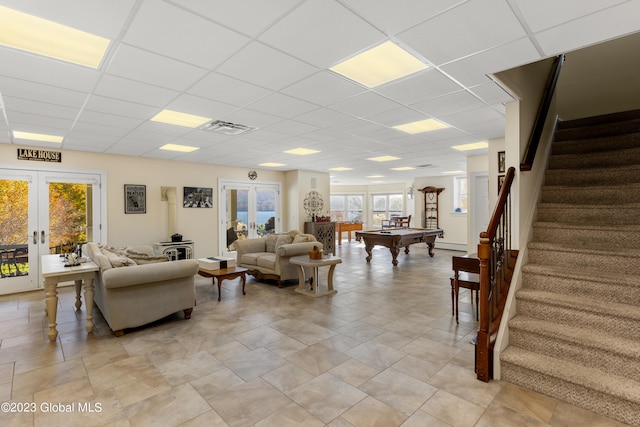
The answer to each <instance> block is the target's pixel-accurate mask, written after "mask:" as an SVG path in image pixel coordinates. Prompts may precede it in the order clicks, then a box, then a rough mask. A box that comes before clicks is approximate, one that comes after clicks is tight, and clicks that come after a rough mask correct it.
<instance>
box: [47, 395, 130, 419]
mask: <svg viewBox="0 0 640 427" xmlns="http://www.w3.org/2000/svg"><path fill="white" fill-rule="evenodd" d="M58 390H60V391H62V389H58ZM74 394H77V391H76V392H75V393H74ZM45 396H46V400H42V401H39V403H38V408H39V410H38V411H37V412H36V413H35V425H36V426H65V427H66V426H69V427H76V426H77V427H85V426H86V427H98V426H104V425H109V424H110V423H114V425H127V424H124V423H125V422H126V415H125V413H124V411H123V408H122V404H121V403H120V401H119V400H118V398H117V396H116V394H115V392H114V390H112V389H110V390H104V391H102V392H99V393H96V394H93V395H91V396H88V397H86V398H78V399H66V398H62V397H60V396H58V397H55V396H53V395H52V394H44V395H42V397H43V398H44V397H45ZM61 402H64V404H62V405H59V404H60V403H61ZM56 405H59V406H56ZM63 408H64V411H62V410H61V409H63Z"/></svg>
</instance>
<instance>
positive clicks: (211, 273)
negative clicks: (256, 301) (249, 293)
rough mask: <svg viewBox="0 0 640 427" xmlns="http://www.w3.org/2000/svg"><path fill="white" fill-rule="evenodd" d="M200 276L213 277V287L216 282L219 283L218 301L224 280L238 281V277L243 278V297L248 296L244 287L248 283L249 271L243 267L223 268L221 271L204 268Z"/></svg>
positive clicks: (201, 269)
mask: <svg viewBox="0 0 640 427" xmlns="http://www.w3.org/2000/svg"><path fill="white" fill-rule="evenodd" d="M198 274H199V275H201V276H202V277H212V278H213V285H215V284H216V280H217V281H218V301H220V287H221V286H222V281H223V280H231V279H236V278H238V277H241V278H242V295H246V293H245V291H244V285H245V284H246V283H247V269H246V268H243V267H229V268H221V269H219V270H206V269H204V268H200V270H199V271H198Z"/></svg>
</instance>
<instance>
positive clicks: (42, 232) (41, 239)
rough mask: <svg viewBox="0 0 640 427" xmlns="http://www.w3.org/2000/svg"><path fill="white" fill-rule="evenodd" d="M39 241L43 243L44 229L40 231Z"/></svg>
mask: <svg viewBox="0 0 640 427" xmlns="http://www.w3.org/2000/svg"><path fill="white" fill-rule="evenodd" d="M40 243H42V244H43V245H44V230H42V231H41V232H40Z"/></svg>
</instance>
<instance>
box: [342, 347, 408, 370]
mask: <svg viewBox="0 0 640 427" xmlns="http://www.w3.org/2000/svg"><path fill="white" fill-rule="evenodd" d="M347 355H349V356H351V357H353V358H354V359H358V360H359V361H361V362H363V363H366V364H367V365H371V366H373V367H374V368H377V369H380V370H382V369H386V368H388V367H389V366H391V365H393V364H394V363H396V362H397V361H398V360H400V359H402V358H403V357H404V356H405V355H406V353H403V352H402V351H400V350H396V349H394V348H391V347H388V346H386V345H384V344H380V343H377V342H374V341H369V342H366V343H364V344H361V345H359V346H357V347H354V348H352V349H351V350H349V351H347Z"/></svg>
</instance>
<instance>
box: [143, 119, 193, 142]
mask: <svg viewBox="0 0 640 427" xmlns="http://www.w3.org/2000/svg"><path fill="white" fill-rule="evenodd" d="M135 131H136V132H146V133H149V134H150V135H153V134H158V135H162V136H163V137H166V138H178V137H181V136H185V135H187V134H189V133H191V132H193V129H191V128H188V127H184V126H177V125H170V124H167V123H160V122H152V121H150V120H147V121H145V122H143V123H142V124H140V126H138V127H137V128H136V129H135Z"/></svg>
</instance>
